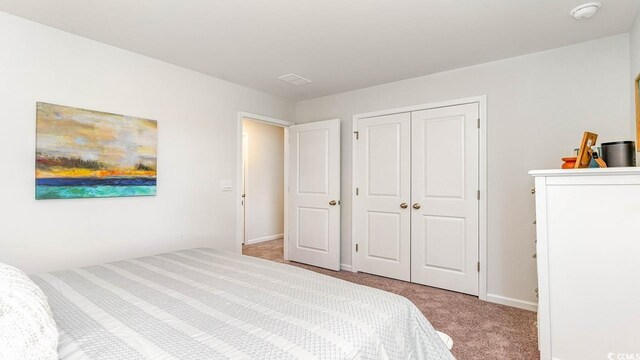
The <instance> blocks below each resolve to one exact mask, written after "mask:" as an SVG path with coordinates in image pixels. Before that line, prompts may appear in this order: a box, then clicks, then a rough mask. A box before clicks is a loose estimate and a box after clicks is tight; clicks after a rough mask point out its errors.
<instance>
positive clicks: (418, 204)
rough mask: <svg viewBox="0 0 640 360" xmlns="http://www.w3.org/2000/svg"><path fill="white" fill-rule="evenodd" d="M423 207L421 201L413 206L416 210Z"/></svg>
mask: <svg viewBox="0 0 640 360" xmlns="http://www.w3.org/2000/svg"><path fill="white" fill-rule="evenodd" d="M421 207H422V205H420V203H415V204H413V208H414V209H416V210H418V209H420V208H421Z"/></svg>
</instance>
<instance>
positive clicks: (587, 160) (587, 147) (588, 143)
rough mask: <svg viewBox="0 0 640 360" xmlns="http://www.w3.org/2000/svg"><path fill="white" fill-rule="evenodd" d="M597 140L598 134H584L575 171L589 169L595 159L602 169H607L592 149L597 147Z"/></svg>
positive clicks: (586, 132)
mask: <svg viewBox="0 0 640 360" xmlns="http://www.w3.org/2000/svg"><path fill="white" fill-rule="evenodd" d="M597 140H598V134H594V133H591V132H588V131H585V132H584V134H583V135H582V141H581V142H580V150H579V151H578V157H577V160H576V165H575V169H579V168H588V167H589V164H591V159H595V161H596V162H597V163H598V165H599V166H600V167H607V165H606V164H605V162H604V161H602V159H600V158H598V157H597V156H595V153H594V151H593V149H592V147H593V146H595V145H596V141H597Z"/></svg>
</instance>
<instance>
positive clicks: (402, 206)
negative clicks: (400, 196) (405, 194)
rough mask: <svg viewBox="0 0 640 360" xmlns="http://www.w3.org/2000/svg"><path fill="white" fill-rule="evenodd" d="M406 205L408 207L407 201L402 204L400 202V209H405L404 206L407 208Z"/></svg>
mask: <svg viewBox="0 0 640 360" xmlns="http://www.w3.org/2000/svg"><path fill="white" fill-rule="evenodd" d="M408 207H409V205H408V204H407V203H402V204H400V208H401V209H406V208H408Z"/></svg>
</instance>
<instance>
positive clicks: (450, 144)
mask: <svg viewBox="0 0 640 360" xmlns="http://www.w3.org/2000/svg"><path fill="white" fill-rule="evenodd" d="M477 121H478V104H477V103H473V104H467V105H458V106H450V107H443V108H437V109H431V110H424V111H417V112H413V113H411V123H412V131H411V133H412V155H411V157H412V190H411V194H412V200H411V201H412V209H411V212H412V217H411V281H412V282H416V283H420V284H424V285H429V286H434V287H439V288H444V289H449V290H454V291H459V292H463V293H467V294H472V295H477V294H478V270H477V262H478V198H477V191H478V161H479V160H478V155H479V154H478V129H477Z"/></svg>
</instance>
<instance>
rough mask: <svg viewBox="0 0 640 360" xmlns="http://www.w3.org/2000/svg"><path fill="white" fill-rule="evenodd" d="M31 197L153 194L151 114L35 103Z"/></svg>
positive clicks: (153, 128)
mask: <svg viewBox="0 0 640 360" xmlns="http://www.w3.org/2000/svg"><path fill="white" fill-rule="evenodd" d="M36 120H37V135H36V199H71V198H88V197H122V196H152V195H155V194H156V168H157V132H158V125H157V122H156V121H155V120H147V119H141V118H135V117H131V116H125V115H116V114H110V113H105V112H100V111H92V110H85V109H78V108H74V107H68V106H62V105H54V104H47V103H40V102H39V103H38V104H37V114H36Z"/></svg>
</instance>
